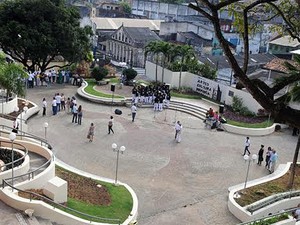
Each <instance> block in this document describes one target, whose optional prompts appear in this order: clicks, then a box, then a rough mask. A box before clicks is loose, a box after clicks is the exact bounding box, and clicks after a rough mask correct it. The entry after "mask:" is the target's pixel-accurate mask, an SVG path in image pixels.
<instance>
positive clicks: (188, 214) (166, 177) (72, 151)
mask: <svg viewBox="0 0 300 225" xmlns="http://www.w3.org/2000/svg"><path fill="white" fill-rule="evenodd" d="M57 92H59V93H64V94H65V96H66V97H71V96H73V95H75V93H76V87H75V86H71V85H66V86H61V85H54V86H51V87H48V88H46V87H36V88H33V89H29V90H28V92H27V93H28V96H27V98H28V99H29V100H31V101H33V102H35V103H36V104H38V105H40V106H41V102H42V98H43V97H46V100H47V102H48V110H47V115H46V116H45V117H42V116H41V113H39V114H38V115H37V116H35V117H33V118H32V119H30V120H29V121H28V131H29V132H30V133H33V134H36V135H39V136H41V137H44V128H43V123H44V122H48V123H49V127H48V129H47V139H48V141H49V142H50V143H51V145H52V146H53V151H54V152H55V155H56V157H57V158H58V159H60V160H62V161H63V162H65V163H67V164H69V165H71V166H74V167H76V168H78V169H80V170H84V171H86V172H89V173H93V174H96V175H99V176H102V177H107V178H111V179H114V178H115V167H116V153H115V152H113V151H112V148H111V144H112V143H116V144H117V145H118V146H119V147H120V146H121V145H124V146H125V147H126V151H125V153H124V154H123V155H120V159H119V173H118V179H119V180H120V181H122V182H125V183H127V184H128V185H130V186H131V187H132V188H133V189H134V191H135V192H136V194H137V196H138V199H139V217H138V222H139V224H141V225H157V224H163V225H182V224H184V225H202V224H205V225H211V224H214V225H218V224H220V225H224V224H237V223H238V222H239V221H238V220H237V219H236V218H235V217H234V216H233V215H232V214H231V213H230V212H229V211H228V209H227V195H228V190H227V189H228V187H230V186H233V185H236V184H239V183H242V182H244V181H245V176H246V166H247V165H246V163H245V162H244V160H243V157H242V153H243V145H244V139H245V137H244V136H240V135H234V134H230V133H226V132H217V131H214V130H210V129H205V128H204V126H203V123H202V121H201V120H199V119H196V118H194V117H192V116H190V115H187V114H184V113H180V112H176V111H171V110H167V111H164V112H160V113H156V114H154V113H153V111H152V109H150V108H139V109H138V112H137V116H136V121H135V122H134V123H133V122H131V115H130V109H129V108H125V107H124V108H120V109H121V110H122V111H123V114H122V115H120V116H118V115H114V126H113V129H114V131H115V134H110V135H108V134H107V124H108V120H109V117H110V115H112V114H113V111H114V109H115V107H110V106H103V105H99V104H96V103H92V102H88V101H86V100H84V99H80V98H79V99H77V103H78V105H82V107H83V119H82V125H77V124H74V123H71V120H72V116H71V114H67V113H66V112H59V113H58V115H56V116H52V115H51V100H52V97H53V96H54V94H55V93H57ZM193 102H195V101H193ZM199 102H200V100H199ZM176 120H180V121H181V122H182V124H183V132H182V142H181V143H176V142H175V140H174V133H175V132H174V122H175V121H176ZM91 122H93V123H94V124H95V126H96V128H95V138H94V142H92V143H89V142H88V140H87V138H86V135H87V132H88V128H89V125H90V123H91ZM290 132H291V131H290V130H284V131H282V132H279V133H274V134H272V135H270V136H265V137H250V139H251V147H250V151H251V152H253V153H257V152H258V150H259V147H260V145H261V144H264V145H265V146H266V147H267V146H272V147H274V148H275V149H276V150H277V151H278V154H279V163H286V162H287V161H291V160H292V158H293V152H294V149H295V147H296V141H297V138H296V137H292V136H291V133H290ZM265 175H268V171H267V170H265V168H264V167H263V166H257V165H256V164H253V165H252V166H251V168H250V173H249V180H251V179H254V178H258V177H262V176H265Z"/></svg>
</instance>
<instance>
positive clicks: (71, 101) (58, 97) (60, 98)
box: [42, 93, 83, 125]
mask: <svg viewBox="0 0 300 225" xmlns="http://www.w3.org/2000/svg"><path fill="white" fill-rule="evenodd" d="M47 105H48V103H47V101H46V98H43V100H42V108H43V113H42V115H43V116H46V113H47ZM51 106H52V115H56V114H57V113H58V112H60V111H67V113H70V112H71V113H72V115H73V117H72V123H78V125H81V121H82V116H83V113H82V106H81V105H79V106H77V102H76V98H75V97H74V96H73V97H72V98H67V99H66V97H65V95H64V94H63V93H62V94H60V93H56V94H55V95H54V96H53V98H52V102H51Z"/></svg>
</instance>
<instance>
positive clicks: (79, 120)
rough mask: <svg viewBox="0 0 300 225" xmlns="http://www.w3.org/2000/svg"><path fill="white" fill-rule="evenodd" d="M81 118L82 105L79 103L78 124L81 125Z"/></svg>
mask: <svg viewBox="0 0 300 225" xmlns="http://www.w3.org/2000/svg"><path fill="white" fill-rule="evenodd" d="M81 120H82V106H81V105H80V106H79V107H78V125H81Z"/></svg>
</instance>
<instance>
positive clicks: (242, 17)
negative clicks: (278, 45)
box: [189, 0, 300, 187]
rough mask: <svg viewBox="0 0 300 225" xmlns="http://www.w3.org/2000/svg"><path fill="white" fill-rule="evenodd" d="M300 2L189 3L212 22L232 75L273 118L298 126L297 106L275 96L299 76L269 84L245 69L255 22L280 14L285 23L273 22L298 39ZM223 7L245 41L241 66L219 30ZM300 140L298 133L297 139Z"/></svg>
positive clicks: (199, 0)
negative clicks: (249, 75)
mask: <svg viewBox="0 0 300 225" xmlns="http://www.w3.org/2000/svg"><path fill="white" fill-rule="evenodd" d="M299 6H300V4H299V1H298V2H297V4H294V2H293V1H290V0H281V1H277V0H253V1H240V0H224V1H210V0H197V1H196V4H192V3H190V4H189V7H191V8H192V9H194V10H196V11H197V12H199V13H200V14H202V15H203V16H205V17H206V18H207V19H208V20H209V21H210V22H211V23H212V25H213V27H214V30H215V35H216V37H217V39H218V40H219V43H220V45H221V47H222V49H223V51H224V54H225V56H226V57H227V60H228V62H229V63H230V65H231V68H232V70H233V71H234V77H235V78H236V79H237V80H238V81H239V82H241V83H242V85H244V87H245V88H246V89H247V90H248V92H249V93H250V94H251V95H252V96H253V98H254V99H255V100H256V101H257V102H258V103H259V104H260V105H261V106H262V107H263V108H264V109H266V110H267V111H268V112H269V113H271V115H272V116H273V117H274V118H275V120H277V121H283V122H286V123H288V124H292V125H293V126H296V127H298V128H300V120H299V118H300V110H297V109H295V108H292V107H290V106H289V105H288V102H286V101H281V99H282V98H281V99H279V100H278V99H275V98H274V96H275V94H276V93H278V92H279V91H280V90H282V89H283V88H284V87H286V86H288V85H291V84H294V83H296V82H297V81H299V80H300V76H292V75H289V76H288V77H287V78H286V79H281V80H280V81H278V82H277V83H275V84H274V85H272V86H268V85H267V84H266V83H264V82H263V81H261V80H258V79H255V80H250V79H249V78H248V76H247V75H246V73H247V66H248V61H249V33H250V32H251V30H253V29H255V28H256V26H255V25H256V22H258V21H267V20H271V19H274V18H275V17H280V18H281V19H282V20H283V21H284V23H282V24H281V26H276V29H277V30H279V31H281V32H287V33H288V34H289V35H290V36H291V37H292V38H294V39H297V40H299V41H300V35H299V33H300V18H299V17H300V7H299ZM222 10H229V11H230V12H231V13H232V14H233V15H234V16H235V20H236V25H237V26H238V29H239V31H240V34H241V35H242V38H243V41H244V63H243V66H239V64H238V62H237V60H236V59H235V57H234V55H233V53H232V52H231V50H230V46H229V43H228V42H227V40H226V39H225V38H224V36H223V34H222V30H221V26H220V17H219V15H220V11H222ZM258 11H259V14H258ZM250 19H251V21H252V22H251V21H250ZM287 95H288V94H286V96H287ZM283 98H284V97H283ZM299 141H300V137H299V140H298V143H299ZM297 146H298V147H296V150H295V155H294V161H293V165H294V166H295V165H296V162H297V158H298V153H299V145H297ZM290 185H291V184H290ZM290 187H291V186H290Z"/></svg>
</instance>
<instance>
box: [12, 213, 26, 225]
mask: <svg viewBox="0 0 300 225" xmlns="http://www.w3.org/2000/svg"><path fill="white" fill-rule="evenodd" d="M15 215H16V218H17V220H18V222H19V224H20V225H28V223H27V222H26V219H25V217H24V215H23V214H22V213H16V214H15Z"/></svg>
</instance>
